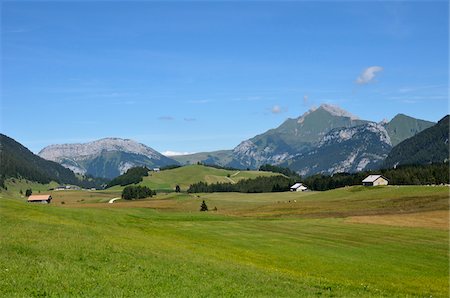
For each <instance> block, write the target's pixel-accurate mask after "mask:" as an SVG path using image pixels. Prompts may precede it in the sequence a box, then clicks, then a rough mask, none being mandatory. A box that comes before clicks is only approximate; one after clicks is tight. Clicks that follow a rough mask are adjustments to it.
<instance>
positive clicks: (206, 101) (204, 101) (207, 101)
mask: <svg viewBox="0 0 450 298" xmlns="http://www.w3.org/2000/svg"><path fill="white" fill-rule="evenodd" d="M210 102H213V100H212V99H197V100H189V101H188V103H195V104H205V103H210Z"/></svg>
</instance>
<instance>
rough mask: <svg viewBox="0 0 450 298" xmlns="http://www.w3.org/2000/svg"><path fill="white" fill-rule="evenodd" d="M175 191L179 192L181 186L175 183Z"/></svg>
mask: <svg viewBox="0 0 450 298" xmlns="http://www.w3.org/2000/svg"><path fill="white" fill-rule="evenodd" d="M175 192H181V188H180V186H179V185H178V184H177V186H175Z"/></svg>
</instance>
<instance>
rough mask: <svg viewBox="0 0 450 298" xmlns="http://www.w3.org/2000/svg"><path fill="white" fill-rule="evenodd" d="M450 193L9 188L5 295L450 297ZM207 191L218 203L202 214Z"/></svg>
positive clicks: (0, 284)
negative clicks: (144, 193)
mask: <svg viewBox="0 0 450 298" xmlns="http://www.w3.org/2000/svg"><path fill="white" fill-rule="evenodd" d="M448 191H449V190H448V187H418V186H405V187H395V186H393V187H375V188H363V187H350V188H343V189H338V190H333V191H327V192H307V193H278V194H273V193H272V194H238V193H222V194H218V193H214V194H199V195H188V194H183V193H182V194H175V193H170V194H162V193H161V194H158V196H156V198H152V199H148V200H142V201H131V202H128V201H125V202H121V201H119V202H117V203H114V204H107V203H105V202H106V201H107V199H108V198H112V197H115V196H116V195H117V193H115V192H114V191H106V192H83V191H61V192H53V193H52V196H54V198H55V199H54V203H52V204H50V205H32V204H27V203H25V202H24V199H23V198H19V197H17V196H16V198H14V199H12V198H11V199H9V198H7V197H8V196H11V197H12V195H8V194H7V193H2V194H1V195H2V196H3V198H2V199H1V200H0V207H1V229H0V236H1V241H0V247H1V252H0V293H2V295H3V296H7V297H14V296H17V297H23V296H88V297H93V296H108V297H109V296H134V297H142V296H165V297H173V296H184V297H186V296H192V297H205V296H265V297H274V296H279V297H281V296H284V297H288V296H289V297H292V296H329V297H331V296H341V297H350V296H353V297H362V296H364V297H370V296H372V297H374V296H376V297H380V296H386V297H395V296H399V297H400V296H403V297H404V296H420V297H425V296H426V297H431V296H432V297H448V294H449V292H448V289H449V284H448V276H449V271H448V270H449V251H448V241H449V235H448V202H449V201H448V200H449V192H448ZM83 199H84V200H83ZM82 200H83V201H82ZM202 200H205V201H206V202H207V204H208V206H209V208H210V210H211V209H212V208H213V207H217V211H213V212H211V211H210V212H207V213H202V212H199V211H198V209H199V206H200V203H201V201H202ZM62 201H64V202H65V203H64V204H62ZM430 222H433V224H430ZM436 222H437V223H436ZM411 223H414V224H415V225H412V224H411Z"/></svg>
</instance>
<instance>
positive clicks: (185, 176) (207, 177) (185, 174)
mask: <svg viewBox="0 0 450 298" xmlns="http://www.w3.org/2000/svg"><path fill="white" fill-rule="evenodd" d="M228 175H229V176H230V177H227V176H228ZM273 175H279V174H277V173H270V172H259V171H229V170H222V169H216V168H213V167H207V166H202V165H189V166H183V167H180V168H176V169H171V170H165V171H161V172H157V173H155V172H150V174H149V176H147V177H144V179H143V181H142V182H141V183H139V185H143V186H148V187H150V188H151V189H156V190H174V189H175V186H176V185H179V186H180V187H181V190H182V191H185V190H187V189H188V188H189V186H190V185H191V184H193V183H197V182H200V181H204V182H207V183H217V182H220V183H236V182H237V181H239V180H241V179H249V178H256V177H258V176H273ZM121 188H123V187H119V186H115V187H113V188H111V189H116V190H118V189H121Z"/></svg>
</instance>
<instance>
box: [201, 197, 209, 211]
mask: <svg viewBox="0 0 450 298" xmlns="http://www.w3.org/2000/svg"><path fill="white" fill-rule="evenodd" d="M200 211H208V206H206V203H205V201H204V200H203V202H202V204H201V206H200Z"/></svg>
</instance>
